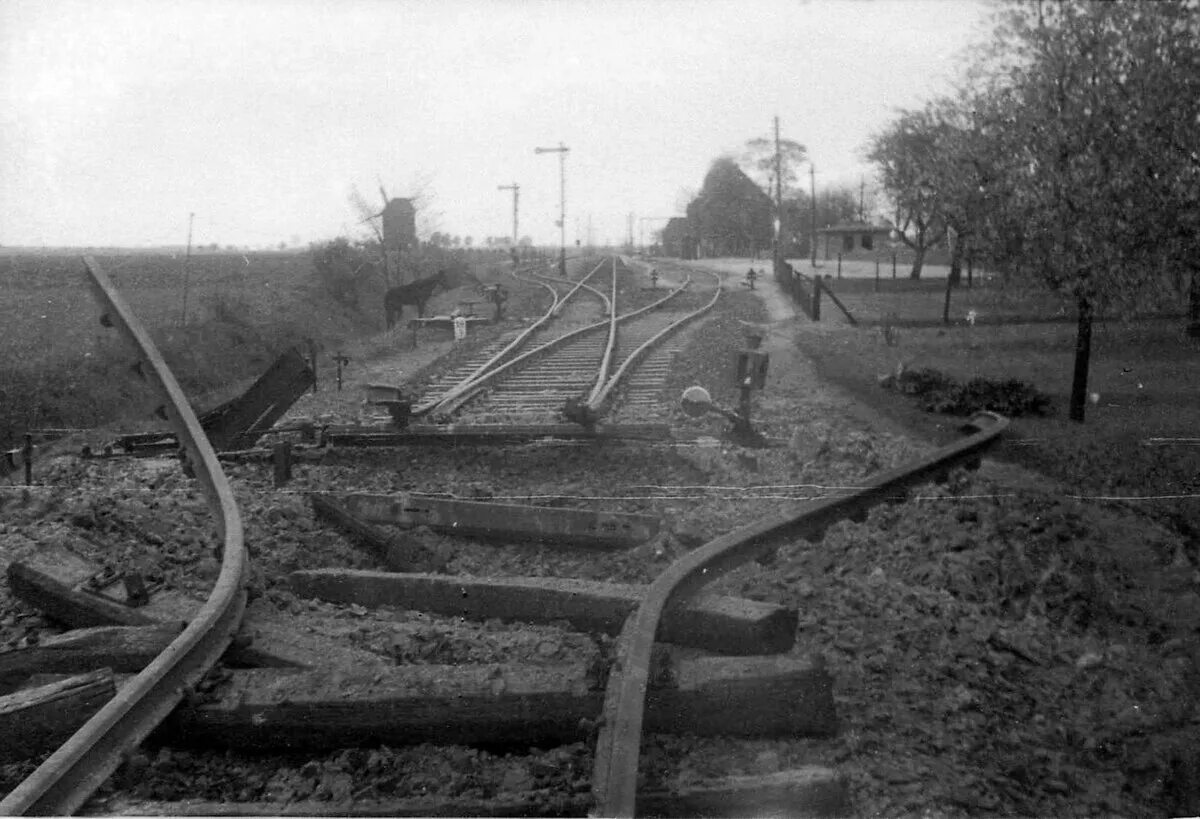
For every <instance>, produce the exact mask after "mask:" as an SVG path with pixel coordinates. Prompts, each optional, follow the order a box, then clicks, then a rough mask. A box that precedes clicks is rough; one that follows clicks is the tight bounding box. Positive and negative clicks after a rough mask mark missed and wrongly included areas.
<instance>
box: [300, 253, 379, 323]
mask: <svg viewBox="0 0 1200 819" xmlns="http://www.w3.org/2000/svg"><path fill="white" fill-rule="evenodd" d="M312 260H313V268H314V269H315V270H316V272H317V280H318V281H320V283H321V285H322V286H323V287H324V288H325V290H326V291H327V292H328V293H329V295H330V296H332V297H333V299H334V301H336V302H338V303H339V304H342V305H345V306H346V307H350V308H353V309H355V310H357V309H359V302H360V296H361V291H362V290H363V289H364V288H365V286H366V285H367V284H368V282H369V280H370V278H371V277H372V276H374V275H376V274H377V263H376V260H375V259H374V258H372V257H371V256H370V254H368V253H367V251H366V250H365V249H364V248H362V247H360V246H357V245H352V244H350V240H348V239H346V238H345V237H344V236H341V237H338V238H337V239H334V240H333V241H330V242H326V243H325V244H323V245H313V247H312Z"/></svg>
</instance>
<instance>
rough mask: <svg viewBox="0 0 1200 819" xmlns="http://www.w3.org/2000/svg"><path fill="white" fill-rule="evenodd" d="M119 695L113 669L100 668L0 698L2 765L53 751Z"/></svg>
mask: <svg viewBox="0 0 1200 819" xmlns="http://www.w3.org/2000/svg"><path fill="white" fill-rule="evenodd" d="M3 656H4V655H0V657H3ZM116 693H117V688H116V683H115V682H114V681H113V674H112V670H111V669H108V668H101V669H97V670H95V671H89V672H88V673H86V674H78V675H75V676H73V677H69V678H68V679H65V680H58V681H55V682H50V683H46V684H44V685H38V686H34V687H31V688H26V689H23V690H20V691H16V692H14V693H12V694H8V695H6V696H2V697H0V737H4V741H3V742H0V763H6V762H14V761H17V760H21V759H27V758H30V757H34V756H38V755H40V754H43V753H45V752H47V751H50V750H53V749H54V748H56V747H57V746H58V745H60V744H61V743H62V742H63V741H65V740H66V739H67V737H69V736H71V734H73V733H75V731H76V729H77V728H79V726H80V725H82V724H83V723H84V722H86V721H87V720H88V719H89V718H90V717H91V716H92V714H94V713H96V712H97V711H99V710H100V708H101V706H103V705H104V703H106V702H108V701H109V700H110V699H112V698H113V697H114V696H115V695H116Z"/></svg>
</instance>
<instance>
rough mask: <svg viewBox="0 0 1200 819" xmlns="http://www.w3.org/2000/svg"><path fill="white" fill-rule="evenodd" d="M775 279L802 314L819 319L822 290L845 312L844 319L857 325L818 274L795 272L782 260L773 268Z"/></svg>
mask: <svg viewBox="0 0 1200 819" xmlns="http://www.w3.org/2000/svg"><path fill="white" fill-rule="evenodd" d="M775 281H777V282H778V283H779V286H780V287H781V288H782V289H783V291H784V292H785V293H787V294H789V295H790V296H791V297H792V300H793V301H794V302H796V304H797V305H798V306H799V307H800V309H801V310H802V311H804V315H806V316H808V317H809V318H810V319H812V320H813V321H820V320H821V294H822V291H824V293H825V295H827V296H829V299H830V301H832V302H833V303H834V305H836V306H837V308H838V309H839V310H841V311H842V313H844V314H845V316H846V320H847V321H849V322H850V324H851V325H852V326H857V325H858V322H857V321H856V320H855V319H854V316H853V315H851V314H850V311H849V310H847V309H846V306H845V305H844V304H842V302H841V300H840V299H839V298H838V297H837V296H835V295H834V293H833V291H832V290H830V289H829V285H828V284H826V283H824V282H823V281H821V278H820V276H815V277H809V276H805V275H804V274H803V273H797V272H796V270H795V268H793V267H792V266H791V265H790V264H787V263H786V262H784V263H783V264H780V265H778V266H777V267H776V268H775Z"/></svg>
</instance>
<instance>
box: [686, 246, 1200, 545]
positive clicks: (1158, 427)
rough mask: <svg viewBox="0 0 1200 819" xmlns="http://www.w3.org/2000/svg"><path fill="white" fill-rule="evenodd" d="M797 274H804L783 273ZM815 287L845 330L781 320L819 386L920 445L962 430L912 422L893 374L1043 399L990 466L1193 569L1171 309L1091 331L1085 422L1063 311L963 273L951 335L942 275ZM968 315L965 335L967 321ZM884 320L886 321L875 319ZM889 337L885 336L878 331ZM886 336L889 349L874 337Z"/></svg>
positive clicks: (1188, 371)
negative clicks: (1171, 537) (890, 386)
mask: <svg viewBox="0 0 1200 819" xmlns="http://www.w3.org/2000/svg"><path fill="white" fill-rule="evenodd" d="M792 263H793V265H794V267H795V268H796V270H797V271H798V272H801V273H805V274H806V275H807V274H810V273H811V270H812V269H811V267H810V266H809V264H808V262H807V260H792ZM696 264H699V265H703V266H705V267H712V268H715V269H719V270H724V271H727V272H733V273H743V272H744V271H745V270H746V269H747V268H748V267H750V266H754V267H755V268H756V270H758V271H759V272H760V273H761V274H763V275H762V278H760V280H759V283H758V285H757V286H758V287H772V288H777V287H779V285H778V284H777V283H776V282H775V281H774V280H773V279H772V278H771V277H770V264H769V262H764V261H758V262H755V263H751V262H748V261H747V260H740V259H705V260H702V261H700V262H697V263H696ZM818 270H819V272H820V273H821V274H825V273H830V274H831V275H833V276H835V278H832V279H830V280H829V284H830V287H831V289H832V290H833V291H834V293H835V294H836V295H837V296H838V298H839V299H840V300H841V301H842V303H843V304H844V305H845V306H846V307H847V309H849V311H850V312H851V314H853V315H854V316H855V318H856V319H857V320H858V322H859V324H858V326H857V327H852V326H851V325H850V324H849V323H848V322H847V321H846V319H845V318H844V316H843V315H842V313H841V311H839V310H838V309H837V308H836V307H835V306H834V305H833V304H832V303H831V302H830V301H829V299H824V300H823V303H822V307H821V315H822V321H820V322H812V321H810V320H809V319H808V318H807V317H806V316H804V315H803V314H802V313H798V314H797V316H796V318H795V319H792V320H794V321H796V322H799V324H800V326H801V327H802V328H803V329H804V330H805V332H803V333H801V334H800V342H799V343H800V346H801V348H802V350H803V352H804V353H805V354H806V355H808V356H809V357H810V358H812V359H813V360H814V361H815V362H816V364H817V368H818V372H820V374H821V376H822V378H824V379H827V380H829V381H831V382H834V383H835V384H838V385H839V386H841V387H843V388H845V389H847V390H848V391H849V392H850V393H852V394H853V395H854V396H855V397H856V398H858V399H859V400H861V401H863V402H864V403H866V404H868V405H870V406H872V407H874V408H876V409H877V410H879V411H881V412H882V413H884V414H886V415H888V416H890V417H892V418H895V419H896V420H898V421H899V422H900V423H902V424H903V425H904V426H906V427H908V428H909V429H911V430H913V431H916V432H918V433H920V434H922V435H924V436H925V437H928V438H931V439H933V440H940V441H944V440H948V439H949V438H951V437H953V436H954V435H956V434H957V433H956V432H955V430H956V429H957V427H958V426H959V424H960V423H961V421H962V419H960V418H954V417H950V416H945V415H935V414H930V413H926V412H923V411H922V410H921V409H920V408H919V407H918V406H917V403H916V401H915V400H914V399H913V398H911V397H909V396H907V395H904V394H901V393H897V392H894V391H891V390H886V389H883V388H882V387H881V386H880V385H879V379H880V378H881V377H882V376H885V375H887V374H889V373H893V372H895V370H896V368H897V367H898V366H899V365H901V364H904V365H905V366H907V367H908V368H909V369H917V368H932V369H936V370H940V371H942V372H944V373H946V374H947V375H950V376H952V377H954V378H955V379H956V380H958V381H960V382H966V381H968V380H970V379H972V378H976V377H983V378H988V379H993V380H997V381H1002V380H1006V379H1018V380H1021V381H1024V382H1027V383H1028V384H1030V385H1032V386H1034V387H1036V388H1037V389H1038V390H1040V391H1042V392H1044V393H1047V394H1049V396H1050V398H1051V404H1052V412H1051V414H1050V415H1049V416H1047V417H1022V418H1017V419H1014V421H1013V425H1012V429H1011V432H1010V433H1009V434H1008V435H1006V437H1005V441H1004V443H1003V445H1002V447H1001V449H1000V450H999V452H1000V455H1001V456H1002V457H1004V458H1007V459H1009V460H1013V461H1016V462H1018V463H1021V464H1024V465H1026V466H1030V467H1032V468H1035V469H1037V470H1039V471H1041V472H1043V473H1045V474H1048V475H1051V476H1053V477H1055V478H1058V479H1059V480H1061V481H1062V482H1063V483H1064V484H1065V485H1066V486H1068V487H1070V488H1071V489H1072V491H1074V492H1076V493H1078V494H1079V495H1080V496H1085V497H1094V498H1126V499H1128V500H1126V501H1121V502H1127V503H1130V504H1133V505H1134V506H1135V507H1136V508H1138V509H1139V510H1141V511H1144V512H1146V513H1148V514H1151V515H1153V516H1155V517H1156V518H1158V519H1162V520H1165V521H1166V522H1168V523H1169V524H1170V525H1172V526H1174V527H1175V528H1178V529H1179V530H1180V531H1182V532H1183V533H1184V534H1185V535H1187V536H1189V537H1190V538H1191V539H1192V543H1193V547H1192V548H1193V552H1194V554H1192V555H1191V556H1192V557H1193V558H1194V559H1200V341H1197V340H1195V339H1190V338H1188V337H1187V335H1186V333H1185V319H1184V318H1183V304H1182V303H1181V302H1176V303H1174V304H1171V303H1170V302H1165V303H1161V304H1157V305H1153V307H1155V308H1157V309H1156V312H1167V313H1174V314H1178V316H1179V317H1178V318H1140V319H1136V320H1130V321H1124V320H1118V319H1115V318H1111V319H1102V320H1100V321H1098V322H1097V323H1096V324H1095V326H1094V328H1093V335H1092V354H1091V364H1090V368H1089V380H1088V392H1089V393H1091V394H1092V397H1093V398H1094V399H1095V400H1094V401H1089V403H1088V405H1087V412H1086V415H1087V417H1086V420H1085V422H1084V423H1082V424H1079V423H1076V422H1073V421H1069V420H1068V419H1067V405H1068V399H1069V395H1070V387H1071V374H1072V368H1073V365H1074V355H1075V335H1076V325H1075V313H1074V309H1073V307H1072V306H1071V305H1070V304H1069V303H1065V302H1064V301H1063V300H1062V299H1060V298H1058V297H1056V296H1055V295H1053V294H1051V293H1047V292H1046V291H1044V290H1038V289H1036V288H1032V287H1025V288H1019V287H1003V286H1001V282H999V281H998V280H997V279H996V278H995V277H989V276H988V274H986V273H983V272H981V271H979V270H978V269H977V270H976V271H975V273H976V274H977V275H976V278H975V286H974V287H972V288H970V289H968V288H967V287H965V286H963V287H960V288H956V289H955V290H954V291H953V293H952V301H951V324H950V325H949V326H945V325H943V324H942V306H943V299H944V294H945V285H946V281H945V276H946V273H947V269H946V268H945V267H938V266H932V267H926V269H925V272H924V274H923V277H922V279H920V280H916V281H913V280H910V279H907V278H905V276H906V273H907V271H906V270H905V268H903V267H899V268H898V270H897V278H896V279H894V280H893V279H891V271H890V267H883V268H881V279H880V281H879V289H878V291H876V289H875V288H876V285H875V279H874V265H873V264H871V263H866V262H856V263H850V262H844V263H843V271H842V272H843V276H842V279H841V280H840V281H838V280H837V279H836V262H835V263H828V262H827V263H823V266H822V267H820V268H818ZM971 309H974V310H975V311H976V313H977V320H976V323H975V324H974V325H973V326H972V325H971V324H969V323H968V322H967V321H966V314H967V311H968V310H971ZM889 317H890V318H889ZM885 320H888V321H890V322H891V323H892V324H893V327H892V331H891V333H890V334H889V333H885V325H886V323H888V322H887V321H885ZM889 335H890V339H891V341H890V343H889V341H888V336H889Z"/></svg>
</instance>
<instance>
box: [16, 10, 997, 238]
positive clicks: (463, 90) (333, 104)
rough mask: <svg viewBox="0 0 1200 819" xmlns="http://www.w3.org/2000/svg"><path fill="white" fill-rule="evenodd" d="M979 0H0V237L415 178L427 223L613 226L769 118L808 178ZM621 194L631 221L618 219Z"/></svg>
mask: <svg viewBox="0 0 1200 819" xmlns="http://www.w3.org/2000/svg"><path fill="white" fill-rule="evenodd" d="M989 13H990V7H989V6H988V5H986V4H985V3H984V2H982V0H924V1H921V0H812V1H811V2H799V0H779V1H778V2H776V1H775V0H732V2H724V1H723V0H692V1H691V2H689V1H688V0H606V2H599V1H598V0H592V2H575V1H574V0H507V1H506V0H488V1H487V2H484V0H470V1H467V0H462V1H460V2H455V0H449V1H447V0H443V1H442V2H406V1H405V0H398V1H396V2H383V0H370V1H368V0H358V1H357V2H346V0H338V2H324V1H322V2H318V1H317V0H308V1H307V2H300V0H290V1H284V0H275V1H274V2H214V1H213V0H202V2H187V1H186V0H184V1H182V2H181V1H180V0H171V2H163V1H162V0H154V1H153V2H131V1H130V0H104V1H103V2H95V1H94V0H86V1H85V2H55V1H54V0H49V1H48V2H24V0H3V2H0V244H4V245H42V244H45V245H88V244H92V245H125V246H138V245H159V244H182V243H183V242H184V241H185V240H186V236H187V226H188V214H189V212H194V213H195V214H196V216H195V236H194V241H195V242H196V243H197V244H208V243H210V242H218V243H220V244H222V245H224V244H236V245H251V246H266V245H275V244H278V243H279V242H280V241H287V242H295V241H300V242H308V241H314V240H321V239H326V238H331V237H333V236H336V235H338V234H341V233H345V232H347V231H349V230H355V229H356V226H355V221H356V215H355V212H354V210H353V208H352V207H351V205H350V204H349V202H348V194H349V192H350V190H351V188H352V187H354V186H357V188H358V189H359V190H360V191H361V192H362V193H363V194H364V195H365V196H366V197H367V198H368V200H369V202H370V203H371V204H372V205H375V204H377V203H378V202H379V198H380V197H379V190H378V187H379V186H378V182H377V179H378V180H381V181H382V182H383V185H384V186H385V187H386V189H387V192H388V194H389V195H391V196H405V195H410V194H411V193H412V192H413V190H414V189H415V188H416V187H417V186H419V185H421V184H424V185H425V186H426V187H427V189H428V192H429V193H431V194H432V195H433V203H432V207H431V213H432V214H433V215H434V216H435V217H436V222H437V227H438V228H439V229H441V230H443V231H446V232H450V233H454V234H460V235H462V236H468V235H469V236H473V237H474V238H475V240H476V243H477V244H479V243H482V241H483V238H484V237H486V236H501V235H510V234H511V232H512V199H511V193H510V192H508V191H500V190H497V186H498V185H501V184H508V183H511V182H514V181H515V182H517V183H518V184H519V185H520V186H521V190H520V221H521V224H520V232H521V234H522V235H530V236H532V237H533V238H534V240H535V241H537V242H539V243H545V244H557V242H558V238H559V237H558V229H557V227H556V226H555V220H556V219H557V218H558V208H559V164H558V158H557V156H556V155H553V154H548V155H541V156H538V155H535V154H534V148H535V147H539V146H542V147H550V146H556V145H557V144H558V143H559V142H560V141H561V142H563V143H565V144H566V145H567V146H569V148H570V153H569V154H568V156H567V162H566V189H567V195H566V206H567V241H568V242H573V241H574V240H575V238H576V237H578V238H581V239H583V240H585V241H586V240H587V230H588V222H589V217H590V220H591V226H592V235H593V238H594V239H595V241H596V242H602V241H605V240H609V239H611V240H613V241H620V240H623V239H624V237H625V235H626V232H627V224H628V223H627V218H628V214H630V213H632V214H633V215H634V223H633V224H634V234H635V236H634V238H635V239H638V238H639V234H640V233H641V231H642V230H643V229H644V230H645V232H646V235H647V236H648V235H649V232H650V230H651V229H653V228H655V227H661V222H660V221H651V220H650V219H651V218H652V217H664V216H671V215H675V214H677V213H679V212H680V209H681V208H682V206H683V204H684V199H683V196H682V195H681V192H683V191H685V190H691V191H695V190H696V189H697V188H699V186H700V183H701V181H702V179H703V177H704V173H705V171H706V170H707V168H708V166H709V164H710V163H711V162H712V160H713V159H715V158H717V157H718V156H721V155H722V154H726V153H731V154H737V153H740V150H741V148H742V146H743V145H744V143H745V142H746V141H747V140H749V139H752V138H754V137H756V136H767V135H769V134H770V132H771V128H772V117H773V116H775V115H778V116H779V117H780V119H781V122H782V132H783V136H785V137H787V138H791V139H794V140H797V141H799V142H801V143H803V144H805V145H806V146H807V147H808V149H809V154H810V156H811V158H812V160H813V162H814V163H815V165H816V169H817V186H818V189H820V187H821V186H823V185H826V184H851V185H857V184H858V181H859V178H860V176H861V175H862V174H864V173H866V174H869V173H870V169H869V168H868V167H867V166H866V165H865V164H864V163H863V162H862V159H861V150H862V145H863V143H864V141H865V140H866V139H867V138H868V137H869V136H870V134H871V133H872V131H873V130H876V129H878V128H880V127H881V126H882V125H884V124H885V123H886V122H887V121H888V119H889V118H890V117H891V116H892V114H893V112H894V110H895V109H896V108H897V107H903V106H914V105H919V104H921V103H922V102H923V101H924V100H925V99H927V98H929V97H930V96H931V95H933V94H936V93H937V92H939V91H943V90H946V89H947V88H948V83H949V81H950V80H951V79H952V78H953V77H954V76H955V73H956V68H957V65H958V60H959V58H960V55H961V52H962V50H963V49H964V48H965V47H966V46H968V45H969V44H970V43H972V42H978V41H979V40H980V39H981V38H982V37H984V36H985V35H986V33H987V23H988V19H989ZM643 219H646V221H642V220H643Z"/></svg>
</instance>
